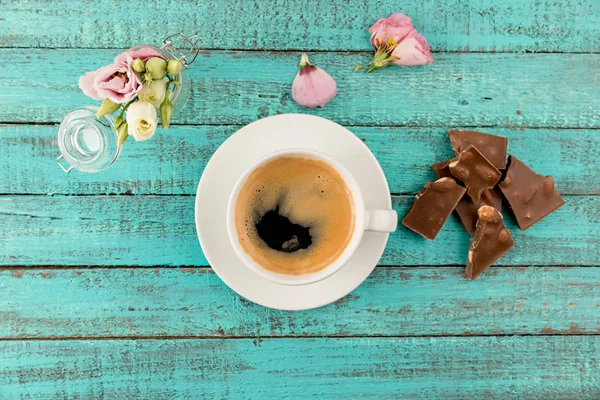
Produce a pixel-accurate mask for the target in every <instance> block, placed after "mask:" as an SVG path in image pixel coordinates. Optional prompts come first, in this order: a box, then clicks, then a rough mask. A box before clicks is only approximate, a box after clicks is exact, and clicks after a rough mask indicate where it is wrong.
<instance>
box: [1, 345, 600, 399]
mask: <svg viewBox="0 0 600 400" xmlns="http://www.w3.org/2000/svg"><path fill="white" fill-rule="evenodd" d="M599 353H600V337H598V336H564V337H561V336H554V337H543V338H541V337H499V338H497V337H479V338H455V337H449V338H344V339H332V338H315V339H277V340H274V339H265V340H256V339H254V340H253V339H241V340H224V339H211V340H108V341H107V340H98V341H82V340H75V341H8V342H0V354H1V357H2V360H3V362H2V363H0V387H2V390H3V395H4V396H3V397H4V398H6V399H12V398H15V399H16V398H18V399H21V398H34V399H49V398H83V399H91V398H128V399H165V398H219V399H233V398H236V399H237V398H243V399H250V398H257V399H266V398H272V399H282V398H285V399H307V398H319V399H324V398H327V399H348V398H373V397H374V396H375V397H376V398H377V399H398V398H410V399H417V398H419V399H420V398H423V399H432V398H436V399H457V398H477V399H483V398H485V399H518V398H527V399H540V400H545V399H597V398H598V397H599V396H600V386H599V385H600V377H599V375H598V368H600V365H599V361H598V354H599Z"/></svg>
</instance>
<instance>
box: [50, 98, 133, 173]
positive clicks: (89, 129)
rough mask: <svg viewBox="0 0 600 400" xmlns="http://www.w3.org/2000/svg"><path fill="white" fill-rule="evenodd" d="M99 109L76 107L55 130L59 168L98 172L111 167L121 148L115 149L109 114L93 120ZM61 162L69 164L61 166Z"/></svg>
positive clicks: (113, 125) (112, 127) (113, 123)
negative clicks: (56, 131)
mask: <svg viewBox="0 0 600 400" xmlns="http://www.w3.org/2000/svg"><path fill="white" fill-rule="evenodd" d="M97 111H98V107H94V106H89V107H82V108H77V109H75V110H73V111H71V112H70V113H68V114H67V115H66V116H65V118H64V119H63V120H62V122H61V123H60V127H59V128H58V147H59V148H60V154H61V155H60V156H59V157H58V159H57V160H58V165H60V167H61V168H62V169H63V171H65V172H70V171H71V170H72V169H73V168H75V169H77V170H79V171H82V172H98V171H102V170H103V169H106V168H108V167H110V166H111V165H113V164H114V162H115V161H117V158H119V154H120V153H121V148H120V147H118V146H117V136H118V135H117V132H115V119H114V117H113V116H112V115H105V116H103V117H100V118H96V112H97ZM61 159H64V161H65V162H66V163H67V164H69V165H68V166H64V165H63V164H62V162H61Z"/></svg>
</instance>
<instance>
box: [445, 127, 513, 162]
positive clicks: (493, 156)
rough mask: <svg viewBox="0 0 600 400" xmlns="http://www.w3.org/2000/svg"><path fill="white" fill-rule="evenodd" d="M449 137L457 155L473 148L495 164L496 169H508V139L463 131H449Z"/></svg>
mask: <svg viewBox="0 0 600 400" xmlns="http://www.w3.org/2000/svg"><path fill="white" fill-rule="evenodd" d="M448 137H449V138H450V144H451V145H452V150H454V153H456V155H458V154H460V153H461V152H463V151H464V150H466V149H468V148H469V147H471V146H473V147H475V148H477V150H479V151H480V152H481V154H483V156H484V157H485V158H487V159H488V160H489V161H490V162H491V163H492V164H494V167H496V168H498V169H504V168H506V150H507V148H508V139H507V138H504V137H501V136H494V135H490V134H489V133H483V132H476V131H461V130H451V131H449V132H448Z"/></svg>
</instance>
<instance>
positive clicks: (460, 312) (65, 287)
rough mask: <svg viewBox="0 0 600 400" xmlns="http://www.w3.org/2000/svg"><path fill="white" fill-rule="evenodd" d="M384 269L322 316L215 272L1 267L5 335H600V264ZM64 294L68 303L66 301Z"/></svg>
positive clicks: (1, 332)
mask: <svg viewBox="0 0 600 400" xmlns="http://www.w3.org/2000/svg"><path fill="white" fill-rule="evenodd" d="M463 271H464V267H444V268H440V267H414V268H391V267H378V268H376V269H375V271H374V272H373V274H371V276H370V277H369V279H367V281H366V282H365V283H363V284H362V285H361V286H360V287H359V288H358V289H356V290H355V291H354V292H352V293H351V294H350V295H348V296H346V297H344V298H342V299H340V300H339V301H336V302H335V303H333V304H330V305H328V306H326V307H322V308H318V309H316V310H307V311H299V312H293V313H290V312H286V311H280V310H271V309H268V308H265V307H261V306H258V305H256V304H254V303H252V302H250V301H247V300H244V299H242V298H240V297H239V296H238V295H236V294H235V293H234V292H233V291H231V290H230V289H228V288H227V286H225V284H224V283H223V282H221V280H220V279H219V278H218V277H217V276H216V275H215V274H214V273H213V272H212V271H211V270H210V269H207V268H199V269H197V268H143V269H140V268H136V269H132V268H116V269H95V268H75V269H45V268H42V269H11V270H5V271H0V304H4V309H3V310H2V311H0V319H2V321H3V324H2V325H0V338H1V339H19V338H30V339H34V338H48V337H51V338H86V337H94V338H106V337H134V338H135V337H155V338H160V337H164V336H167V337H171V338H175V337H240V336H244V337H255V336H259V337H284V336H293V337H308V336H338V337H339V336H421V335H435V336H444V335H471V336H473V335H515V334H519V335H535V334H537V335H540V334H541V335H546V334H552V335H557V334H563V335H574V334H578V335H581V334H600V306H599V305H600V304H599V299H600V286H598V285H596V282H597V280H598V275H599V274H600V272H599V271H600V269H599V268H591V267H493V268H491V269H490V270H488V271H486V273H485V274H484V275H482V276H481V277H480V278H478V279H477V281H474V282H471V281H470V280H468V279H465V278H463V277H462V276H461V275H462V273H463ZM57 293H60V301H57V300H56V296H57Z"/></svg>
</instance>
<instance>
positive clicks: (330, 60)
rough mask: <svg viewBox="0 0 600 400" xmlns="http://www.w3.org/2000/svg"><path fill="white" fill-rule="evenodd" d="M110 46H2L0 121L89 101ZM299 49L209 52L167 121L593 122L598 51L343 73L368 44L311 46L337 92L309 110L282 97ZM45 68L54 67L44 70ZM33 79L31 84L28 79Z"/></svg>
mask: <svg viewBox="0 0 600 400" xmlns="http://www.w3.org/2000/svg"><path fill="white" fill-rule="evenodd" d="M114 56H115V51H114V50H48V49H28V50H23V49H4V50H0V59H4V60H10V62H11V65H13V66H14V68H9V69H7V70H6V73H5V75H6V76H5V79H3V80H1V81H0V110H1V111H0V122H25V123H31V122H60V120H61V119H62V117H63V116H64V115H65V114H66V113H67V112H68V111H71V110H72V109H74V108H76V107H80V106H82V105H86V104H94V103H97V102H94V101H93V100H91V99H89V98H87V97H86V96H85V95H84V94H83V93H82V92H81V91H80V90H79V88H78V87H77V82H78V79H79V77H80V76H81V75H83V74H84V73H85V72H86V71H89V70H93V69H96V68H98V67H99V66H101V65H104V64H106V63H110V62H111V60H112V59H113V58H114ZM298 60H299V53H286V52H275V53H273V52H223V51H210V52H206V53H203V54H201V55H200V56H199V58H198V61H197V63H196V64H194V65H193V68H190V69H189V73H190V77H191V80H192V85H191V96H190V102H189V103H188V104H187V106H186V107H185V108H184V110H183V111H182V112H181V113H180V114H178V115H176V116H174V119H173V122H174V123H179V124H182V123H188V124H224V125H227V124H233V125H242V124H246V123H249V122H252V121H255V120H256V119H258V118H262V117H265V116H268V115H274V114H280V113H289V112H307V113H311V114H316V115H320V116H322V117H325V118H329V119H331V120H333V121H336V122H338V123H341V124H342V125H363V126H387V125H403V126H437V127H453V126H503V127H513V128H514V127H550V128H598V127H600V96H598V95H597V89H598V87H599V86H600V54H569V55H561V54H522V55H517V54H474V53H472V54H440V55H438V56H437V62H436V63H434V64H433V65H429V66H424V67H415V68H410V69H407V68H399V67H393V68H392V67H390V68H387V69H385V70H381V71H377V72H375V73H371V74H366V73H364V72H362V71H359V72H356V73H354V72H352V71H353V69H354V67H355V66H356V65H357V64H361V63H364V62H368V60H369V54H368V53H352V54H348V53H343V54H333V53H327V54H314V57H312V58H311V60H312V61H314V62H315V63H316V64H317V65H319V66H320V67H322V68H324V69H326V70H327V71H328V72H329V73H330V74H331V75H332V76H333V77H334V78H335V79H336V80H337V85H338V86H337V87H338V95H337V97H336V98H334V99H333V100H332V101H331V102H330V103H329V104H327V106H325V107H324V108H323V109H316V110H308V109H306V108H303V107H300V106H298V105H297V104H296V103H295V102H294V101H293V100H292V98H291V93H290V92H291V83H292V81H293V79H294V76H295V74H296V73H297V71H298ZM48 70H51V71H52V70H54V71H60V72H61V73H60V74H57V75H53V76H54V77H55V78H53V79H48V75H47V74H48ZM32 82H35V84H32Z"/></svg>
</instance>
